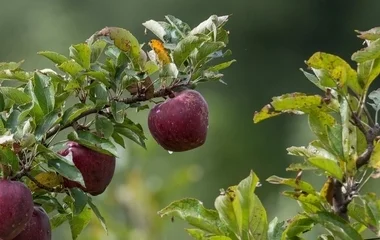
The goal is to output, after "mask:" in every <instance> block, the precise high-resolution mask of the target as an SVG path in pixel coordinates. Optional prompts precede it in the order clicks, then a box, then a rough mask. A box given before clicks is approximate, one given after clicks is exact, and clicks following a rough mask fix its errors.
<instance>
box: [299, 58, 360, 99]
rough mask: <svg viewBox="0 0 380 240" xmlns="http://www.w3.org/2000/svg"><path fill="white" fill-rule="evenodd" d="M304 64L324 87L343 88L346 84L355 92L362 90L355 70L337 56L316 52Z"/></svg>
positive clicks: (358, 92)
mask: <svg viewBox="0 0 380 240" xmlns="http://www.w3.org/2000/svg"><path fill="white" fill-rule="evenodd" d="M306 64H307V65H308V66H309V67H311V68H312V69H313V71H314V73H315V74H316V75H317V77H318V78H319V80H320V83H321V84H322V85H323V86H325V87H339V88H343V87H344V86H345V85H347V86H349V87H350V88H351V89H352V90H353V91H354V92H355V93H357V94H361V93H362V92H363V89H362V87H361V86H360V84H359V81H358V76H357V73H356V71H355V70H353V69H352V68H351V67H350V65H349V64H348V63H347V62H346V61H344V60H343V59H342V58H340V57H338V56H335V55H332V54H328V53H324V52H316V53H314V54H313V55H312V56H311V57H310V58H309V60H307V62H306Z"/></svg>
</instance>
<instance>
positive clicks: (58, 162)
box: [37, 144, 85, 186]
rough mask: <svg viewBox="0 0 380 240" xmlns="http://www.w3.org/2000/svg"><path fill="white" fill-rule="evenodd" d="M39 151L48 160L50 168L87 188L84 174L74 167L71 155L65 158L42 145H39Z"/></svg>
mask: <svg viewBox="0 0 380 240" xmlns="http://www.w3.org/2000/svg"><path fill="white" fill-rule="evenodd" d="M37 151H38V152H40V153H41V155H42V156H43V157H44V158H45V159H46V160H47V163H48V166H49V167H50V168H53V169H54V170H56V171H57V172H58V173H59V174H60V175H62V176H63V177H66V178H68V179H70V180H72V181H75V182H78V183H80V184H81V185H83V186H85V184H84V180H83V176H82V173H81V172H80V171H79V170H78V168H77V167H76V166H75V165H74V163H73V161H72V156H71V155H67V156H66V157H63V156H61V155H59V154H58V153H56V152H54V151H53V150H51V149H49V148H47V147H45V146H43V145H42V144H38V147H37Z"/></svg>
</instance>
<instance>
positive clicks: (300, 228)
mask: <svg viewBox="0 0 380 240" xmlns="http://www.w3.org/2000/svg"><path fill="white" fill-rule="evenodd" d="M313 226H314V221H313V219H311V218H309V217H307V216H304V215H300V214H299V215H296V216H295V217H293V218H292V219H291V220H290V223H289V224H288V226H287V227H286V230H285V231H284V233H283V237H284V236H286V237H287V238H286V239H288V238H292V237H297V236H299V235H300V234H302V233H304V232H307V231H310V230H311V229H312V227H313ZM283 239H284V238H283Z"/></svg>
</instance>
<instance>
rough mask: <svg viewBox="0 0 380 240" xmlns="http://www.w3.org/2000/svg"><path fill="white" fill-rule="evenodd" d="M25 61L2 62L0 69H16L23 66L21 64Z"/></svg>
mask: <svg viewBox="0 0 380 240" xmlns="http://www.w3.org/2000/svg"><path fill="white" fill-rule="evenodd" d="M23 63H24V60H22V61H20V62H0V71H4V70H10V71H14V70H17V69H19V68H20V67H21V65H22V64H23Z"/></svg>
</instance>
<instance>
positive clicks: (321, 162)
mask: <svg viewBox="0 0 380 240" xmlns="http://www.w3.org/2000/svg"><path fill="white" fill-rule="evenodd" d="M307 161H308V162H310V163H311V164H312V165H314V166H316V167H317V168H319V169H321V170H323V171H325V172H327V173H328V175H330V176H332V177H335V178H337V179H338V180H340V181H342V179H343V171H342V169H341V168H340V167H339V165H338V163H337V162H336V161H334V160H331V159H328V158H323V157H311V158H308V159H307Z"/></svg>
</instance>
